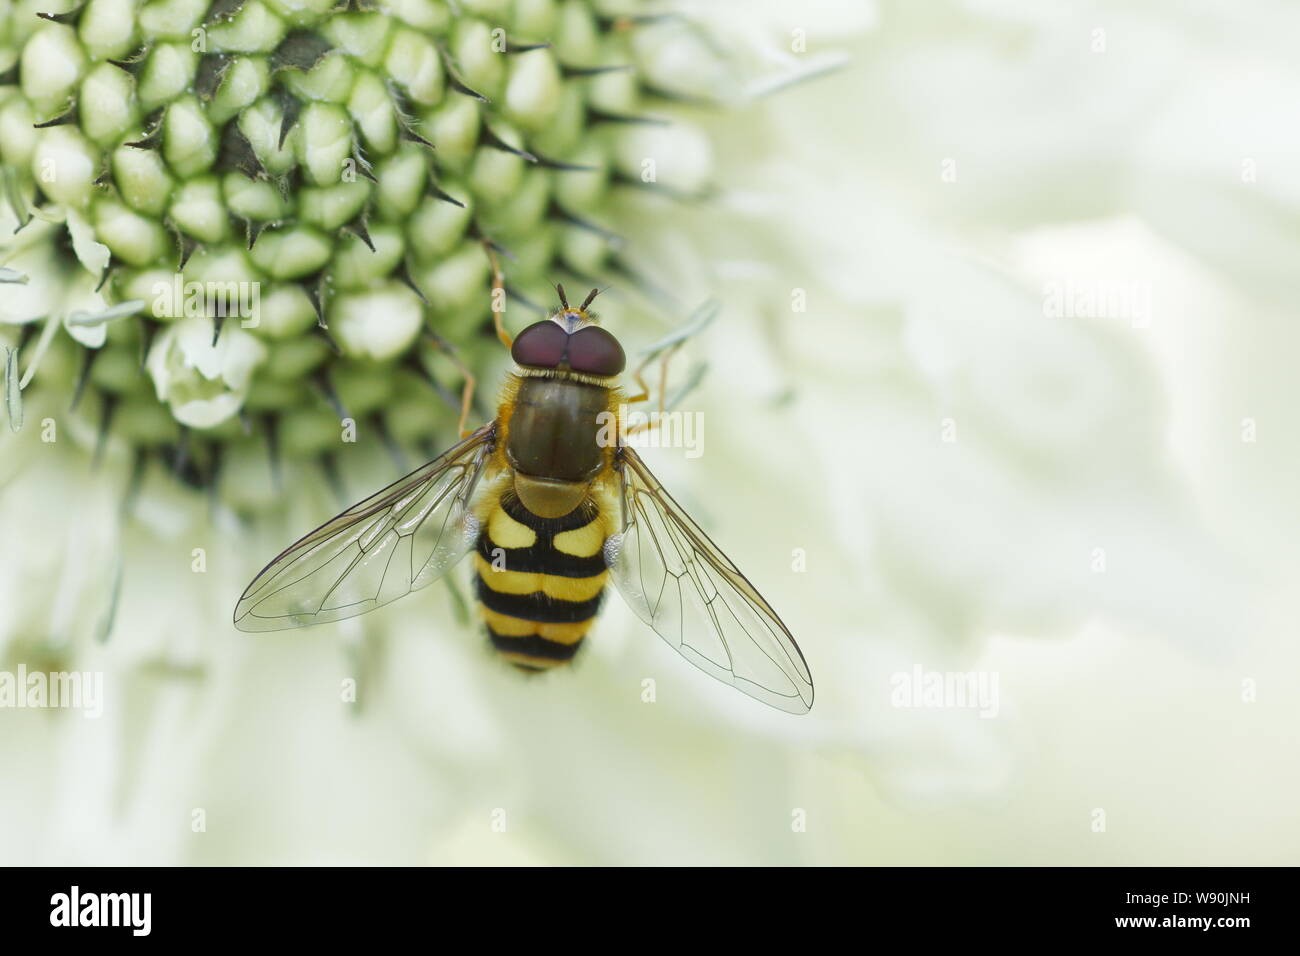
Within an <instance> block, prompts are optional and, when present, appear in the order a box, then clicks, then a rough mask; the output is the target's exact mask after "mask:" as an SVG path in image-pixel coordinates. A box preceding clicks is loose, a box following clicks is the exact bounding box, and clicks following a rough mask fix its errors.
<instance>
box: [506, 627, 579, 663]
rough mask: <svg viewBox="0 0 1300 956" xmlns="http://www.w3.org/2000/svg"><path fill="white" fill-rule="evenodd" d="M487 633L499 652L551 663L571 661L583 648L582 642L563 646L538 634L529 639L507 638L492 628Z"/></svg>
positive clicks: (528, 637)
mask: <svg viewBox="0 0 1300 956" xmlns="http://www.w3.org/2000/svg"><path fill="white" fill-rule="evenodd" d="M487 632H488V637H489V638H490V639H491V641H492V646H493V647H495V648H496V649H497V650H498V651H505V652H506V653H507V654H526V655H528V656H529V657H540V658H544V659H546V660H551V661H571V660H573V655H575V654H577V653H578V648H579V647H581V646H582V641H574V642H573V643H572V644H561V643H560V642H559V641H548V640H547V639H546V638H544V637H539V636H538V635H536V634H529V635H528V636H527V637H506V636H504V635H502V634H498V633H497V632H496V631H494V630H492V628H490V627H489V628H488V629H487Z"/></svg>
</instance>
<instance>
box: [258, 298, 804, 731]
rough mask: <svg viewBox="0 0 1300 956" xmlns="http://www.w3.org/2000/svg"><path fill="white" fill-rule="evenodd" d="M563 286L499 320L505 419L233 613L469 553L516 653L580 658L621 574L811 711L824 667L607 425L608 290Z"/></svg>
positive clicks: (686, 642) (310, 548) (714, 659)
mask: <svg viewBox="0 0 1300 956" xmlns="http://www.w3.org/2000/svg"><path fill="white" fill-rule="evenodd" d="M556 291H557V292H558V293H559V297H560V308H559V309H557V310H556V311H555V312H553V313H552V314H551V315H550V316H549V317H548V318H546V319H543V320H541V321H539V322H536V323H534V324H532V325H530V326H528V327H527V328H525V329H524V330H523V331H522V332H521V333H520V334H519V335H518V336H517V337H516V338H514V339H513V341H511V340H510V339H509V337H508V336H507V335H506V334H505V333H504V330H503V329H501V328H500V326H498V331H499V332H500V333H501V334H502V341H503V342H506V343H507V344H509V345H510V349H511V357H512V358H513V359H514V361H515V369H514V372H513V373H512V374H511V375H509V376H508V378H507V381H506V383H505V386H504V389H503V391H502V396H501V400H500V404H499V408H498V412H497V417H496V418H495V420H493V421H491V422H489V423H487V424H486V425H484V426H482V427H481V428H479V429H478V430H476V431H474V432H472V433H470V434H468V435H467V436H466V437H464V438H462V440H461V441H460V443H459V444H457V445H455V446H453V447H452V448H450V449H449V450H448V451H447V452H445V453H444V454H442V455H441V456H439V457H438V458H435V459H434V460H433V461H431V462H429V463H428V464H426V465H424V466H423V467H421V468H418V469H416V470H415V471H413V472H411V474H409V475H407V476H406V477H405V478H402V479H399V480H398V481H396V482H394V483H393V484H391V485H389V486H388V487H387V488H385V489H383V490H382V491H380V492H378V493H376V494H374V495H372V496H371V497H369V498H366V499H365V500H364V501H361V502H359V503H357V504H355V505H353V506H352V507H351V508H349V509H347V510H346V511H344V512H343V513H342V514H340V515H338V516H337V517H335V518H333V519H331V520H330V521H328V522H326V523H325V524H323V525H321V526H320V527H319V528H317V529H316V530H315V531H313V532H311V533H310V534H308V535H306V536H305V537H303V538H302V539H301V540H299V541H297V542H295V543H294V544H292V545H290V546H289V547H288V548H287V549H286V550H285V551H284V552H283V553H281V554H280V555H279V556H278V557H276V558H275V559H274V560H273V561H271V563H270V564H268V565H267V566H266V567H265V568H263V569H262V571H261V573H260V574H258V575H257V577H256V578H254V579H253V582H252V583H251V584H249V586H248V588H247V589H246V590H245V591H244V594H243V596H242V597H241V598H240V599H239V604H238V606H237V607H236V608H235V626H236V627H238V628H239V629H240V630H243V631H273V630H279V629H282V628H290V627H305V626H307V625H312V624H321V623H325V622H328V621H338V620H342V619H343V618H349V617H353V616H355V615H358V614H364V613H366V612H367V611H371V610H374V609H375V608H377V607H381V606H383V605H385V604H388V603H389V602H390V601H395V600H397V599H398V598H400V597H404V596H405V595H407V594H409V593H410V592H411V591H414V590H415V589H416V588H422V587H424V586H425V585H428V584H430V583H432V582H433V581H436V580H438V579H439V578H440V577H442V576H443V575H444V574H446V573H447V571H449V570H450V569H451V568H452V567H453V566H454V565H455V564H457V562H459V561H460V560H461V559H462V558H464V557H466V556H467V555H469V554H471V553H473V555H474V566H475V587H476V592H477V599H478V605H479V609H480V613H481V616H482V618H483V621H484V624H485V625H486V628H487V633H488V637H489V639H490V641H491V643H492V646H493V647H494V648H495V649H496V650H497V651H498V652H499V653H500V654H501V655H502V656H503V657H504V658H505V659H506V660H507V661H508V662H509V663H511V664H513V665H514V666H515V667H517V668H519V669H520V670H523V671H527V672H530V673H535V672H539V671H544V670H549V669H551V668H554V667H557V666H559V665H562V664H565V663H567V662H568V661H571V660H572V659H573V658H574V656H575V655H576V654H577V652H578V649H579V647H580V646H581V644H582V642H583V639H584V638H585V637H586V634H587V631H588V630H589V629H590V627H591V624H592V622H593V620H594V619H595V617H596V614H597V611H598V610H599V608H600V604H601V601H602V599H603V597H604V593H605V589H606V588H605V585H606V583H607V582H608V581H612V582H613V583H614V586H615V588H617V590H618V591H619V592H620V593H621V594H622V596H623V598H624V599H625V600H626V601H627V603H628V604H629V605H630V606H631V608H632V610H633V611H634V612H635V613H636V614H637V615H638V616H639V617H640V618H641V619H642V620H643V621H645V622H646V623H647V624H649V625H650V626H651V628H653V629H654V630H655V631H656V632H657V633H658V634H659V635H660V637H662V638H663V639H664V640H665V641H667V642H668V644H669V645H671V646H672V647H673V648H675V649H676V650H677V651H678V652H679V653H680V654H681V655H682V656H683V657H685V658H686V659H687V660H688V661H690V662H691V663H693V664H695V665H696V666H697V667H699V668H701V669H702V670H704V671H705V672H706V673H709V674H712V675H713V676H714V677H717V678H719V679H720V680H723V681H726V682H727V683H730V684H731V685H732V686H734V687H736V688H737V689H739V690H741V691H743V692H744V693H746V694H749V695H750V696H752V697H755V698H757V699H759V700H761V701H764V702H766V703H768V704H771V705H772V706H774V707H777V708H779V709H781V710H785V711H788V712H790V713H796V714H801V713H806V712H807V711H808V710H809V708H811V707H812V702H813V685H812V676H811V674H810V673H809V670H808V665H807V663H806V661H805V660H804V657H803V654H802V653H801V652H800V650H799V647H798V645H797V644H795V641H794V638H793V637H792V636H791V635H790V632H789V630H788V629H787V628H786V626H785V625H784V624H783V623H781V619H780V618H779V617H778V616H777V614H776V612H775V611H774V610H772V607H771V605H769V604H768V603H767V601H766V600H764V599H763V597H762V595H760V594H759V593H758V592H757V591H756V590H755V589H754V587H753V585H751V584H750V583H749V581H748V580H747V579H746V578H745V576H744V575H743V574H741V573H740V570H739V569H738V568H737V567H736V566H735V564H733V563H732V562H731V560H730V559H729V558H728V557H727V556H726V555H724V554H723V553H722V552H721V551H720V550H719V549H718V548H717V546H716V545H714V544H713V542H712V541H710V540H709V538H708V537H707V536H706V535H705V533H704V532H703V531H701V530H700V528H699V526H698V525H696V524H695V522H694V521H692V520H691V518H690V517H689V516H688V515H687V514H686V513H685V512H684V511H683V510H682V509H681V507H680V506H679V505H678V504H677V502H675V501H674V500H673V499H672V498H671V497H670V496H669V494H668V493H667V492H666V491H665V490H664V488H663V486H662V485H660V484H659V482H658V481H657V480H656V479H655V477H654V476H653V475H652V474H651V473H650V470H649V469H648V468H647V467H646V466H645V463H644V462H643V461H642V460H641V458H640V456H638V455H637V453H636V451H635V450H633V448H632V447H630V446H629V445H628V444H627V441H626V439H627V434H626V433H625V432H622V431H618V432H617V440H616V441H610V440H608V437H605V438H604V439H602V437H601V435H602V428H603V427H604V426H603V425H602V424H601V423H602V422H604V423H607V422H609V421H610V416H611V415H614V414H616V409H617V408H618V405H619V402H620V400H621V392H620V390H619V389H618V388H617V385H616V382H617V379H618V376H619V375H620V373H622V371H623V369H624V366H625V364H626V360H625V356H624V353H623V348H622V346H621V345H619V343H618V340H617V339H615V338H614V336H613V335H611V334H610V333H609V332H608V331H606V330H605V329H604V328H602V327H601V326H599V325H597V324H596V321H597V319H596V315H595V313H593V312H591V311H589V310H588V306H590V304H591V301H592V299H593V298H595V296H596V290H594V289H593V290H592V292H591V294H590V295H589V296H587V298H586V300H585V301H584V302H583V303H582V305H580V306H578V307H577V308H571V307H570V306H569V304H568V300H567V299H566V298H565V294H564V289H563V287H562V286H556ZM638 378H639V376H638ZM644 397H646V396H645V395H642V396H638V398H644ZM603 413H609V414H603ZM619 427H620V428H621V423H620V426H619ZM604 434H605V435H606V436H608V428H605V429H604Z"/></svg>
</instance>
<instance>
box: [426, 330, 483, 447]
mask: <svg viewBox="0 0 1300 956" xmlns="http://www.w3.org/2000/svg"><path fill="white" fill-rule="evenodd" d="M428 334H429V338H430V339H431V340H432V341H433V344H434V345H436V346H437V347H438V348H439V349H440V350H441V351H442V352H443V353H444V354H445V355H446V356H447V357H448V358H449V359H451V361H452V364H453V365H455V366H456V368H457V369H458V370H459V371H460V374H461V375H463V376H465V384H464V385H463V386H462V387H461V390H460V420H459V421H458V422H457V424H456V431H457V432H458V433H459V435H460V437H461V438H468V437H469V434H470V432H471V431H473V429H472V428H471V429H466V428H465V423H466V422H467V421H469V410H470V408H471V407H472V406H473V404H474V389H475V388H476V387H477V386H478V379H476V378H475V377H474V373H473V372H472V371H470V367H469V366H468V365H466V364H465V362H464V361H463V360H462V359H461V357H460V353H459V352H457V351H456V347H455V346H454V345H452V344H451V343H450V342H448V341H447V340H446V339H444V338H443V337H442V336H441V335H438V334H437V333H436V332H429V333H428Z"/></svg>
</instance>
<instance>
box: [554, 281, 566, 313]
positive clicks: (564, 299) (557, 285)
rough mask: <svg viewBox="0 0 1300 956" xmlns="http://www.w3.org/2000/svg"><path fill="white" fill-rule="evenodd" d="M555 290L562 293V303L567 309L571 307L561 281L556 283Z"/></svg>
mask: <svg viewBox="0 0 1300 956" xmlns="http://www.w3.org/2000/svg"><path fill="white" fill-rule="evenodd" d="M555 291H556V292H558V293H559V294H560V305H562V306H564V308H565V309H568V307H569V299H568V297H567V296H566V295H565V294H564V286H562V285H560V283H558V282H557V283H555Z"/></svg>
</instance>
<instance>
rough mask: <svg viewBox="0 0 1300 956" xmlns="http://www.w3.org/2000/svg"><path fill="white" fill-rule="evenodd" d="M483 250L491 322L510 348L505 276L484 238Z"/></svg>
mask: <svg viewBox="0 0 1300 956" xmlns="http://www.w3.org/2000/svg"><path fill="white" fill-rule="evenodd" d="M483 251H484V252H486V253H487V257H488V264H489V265H490V266H491V267H492V324H493V326H495V327H496V330H497V338H498V339H500V340H501V344H502V345H504V346H505V347H506V348H510V346H512V345H513V344H514V341H515V340H514V337H513V336H511V334H510V333H509V332H507V331H506V327H505V324H504V323H503V321H502V320H503V319H504V317H505V311H506V281H505V276H503V275H502V274H501V263H500V261H499V260H498V259H497V253H496V250H495V249H493V248H492V243H490V242H488V241H487V240H484V241H483ZM462 424H463V423H462ZM461 437H464V436H463V435H462V436H461Z"/></svg>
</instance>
